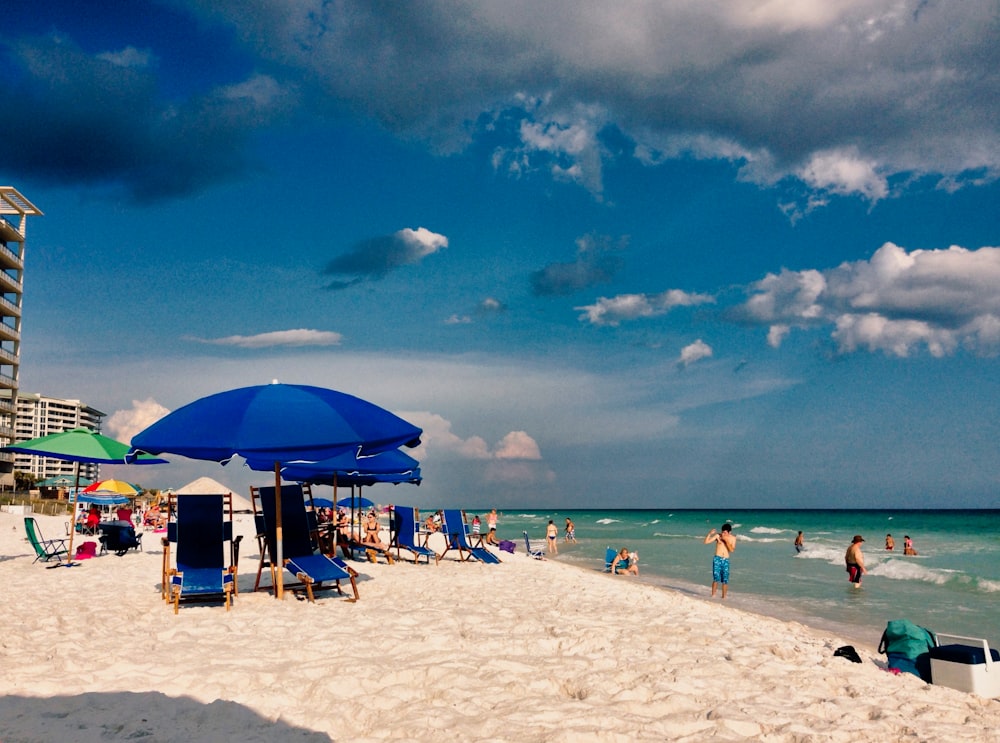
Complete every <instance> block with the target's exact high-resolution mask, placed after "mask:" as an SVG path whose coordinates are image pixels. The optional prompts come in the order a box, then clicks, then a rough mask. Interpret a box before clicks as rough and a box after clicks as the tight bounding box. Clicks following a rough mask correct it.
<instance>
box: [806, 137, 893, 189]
mask: <svg viewBox="0 0 1000 743" xmlns="http://www.w3.org/2000/svg"><path fill="white" fill-rule="evenodd" d="M876 167H877V166H876V163H875V161H874V160H871V159H867V160H866V159H864V158H862V157H861V156H860V155H859V154H858V151H857V148H853V147H852V148H848V149H843V150H828V151H824V152H816V153H814V154H813V155H812V157H811V158H810V159H809V162H807V163H806V164H805V165H804V166H803V167H802V168H801V169H800V170H799V173H798V175H799V177H800V178H801V179H802V180H803V181H805V183H807V184H808V185H810V186H812V187H813V188H815V189H817V190H820V191H829V192H830V193H834V194H838V195H847V194H852V193H856V194H861V195H862V196H864V197H865V198H867V199H868V200H869V201H872V202H875V201H878V200H879V199H884V198H885V197H886V196H887V195H888V193H889V185H888V183H886V180H885V178H884V177H883V176H880V175H879V174H878V173H877V172H876Z"/></svg>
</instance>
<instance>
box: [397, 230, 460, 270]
mask: <svg viewBox="0 0 1000 743" xmlns="http://www.w3.org/2000/svg"><path fill="white" fill-rule="evenodd" d="M396 236H397V237H398V238H399V239H400V240H402V241H403V243H404V244H405V245H407V246H408V247H409V248H410V255H411V258H412V262H413V263H416V262H417V261H419V260H420V259H421V258H426V257H427V256H429V255H432V254H433V253H436V252H437V251H439V250H442V249H443V248H447V247H448V238H447V237H445V236H444V235H439V234H438V233H436V232H431V231H430V230H428V229H427V228H426V227H418V228H417V229H415V230H414V229H410V228H409V227H404V228H403V229H401V230H399V231H398V232H397V233H396Z"/></svg>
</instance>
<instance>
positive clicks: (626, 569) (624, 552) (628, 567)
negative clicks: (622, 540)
mask: <svg viewBox="0 0 1000 743" xmlns="http://www.w3.org/2000/svg"><path fill="white" fill-rule="evenodd" d="M611 574H612V575H638V574H639V563H638V562H635V563H633V562H632V556H631V555H630V554H629V551H628V549H627V548H626V547H622V548H621V549H620V550H618V554H617V555H615V559H614V560H612V561H611Z"/></svg>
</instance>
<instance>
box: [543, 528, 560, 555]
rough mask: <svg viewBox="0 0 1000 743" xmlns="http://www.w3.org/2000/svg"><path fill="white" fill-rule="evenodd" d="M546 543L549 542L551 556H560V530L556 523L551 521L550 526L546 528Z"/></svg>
mask: <svg viewBox="0 0 1000 743" xmlns="http://www.w3.org/2000/svg"><path fill="white" fill-rule="evenodd" d="M545 537H546V539H545V541H546V542H548V548H549V554H551V555H558V554H559V530H558V529H557V528H556V525H555V522H554V521H553V520H552V519H549V525H548V526H546V527H545Z"/></svg>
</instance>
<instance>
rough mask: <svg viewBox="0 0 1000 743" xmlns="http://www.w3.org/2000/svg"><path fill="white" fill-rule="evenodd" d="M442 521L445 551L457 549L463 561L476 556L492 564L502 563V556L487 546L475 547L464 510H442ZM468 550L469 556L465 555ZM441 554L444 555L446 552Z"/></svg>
mask: <svg viewBox="0 0 1000 743" xmlns="http://www.w3.org/2000/svg"><path fill="white" fill-rule="evenodd" d="M441 522H442V523H441V531H442V532H444V539H445V545H446V549H445V551H444V552H445V553H447V552H448V550H450V549H457V550H458V557H459V559H460V560H462V561H463V562H465V561H467V560H468V559H469V557H475V558H476V559H477V560H479V561H481V562H485V563H488V564H491V565H496V564H499V563H500V558H499V557H497V556H496V555H494V554H493V553H492V552H490V551H489V550H488V549H486V548H485V547H473V546H472V545H471V544H470V543H469V536H468V532H467V528H468V525H467V524H466V523H465V513H464V512H463V511H459V510H457V509H452V510H444V511H442V512H441ZM466 552H468V553H469V556H468V557H466V556H465V553H466ZM441 556H442V557H444V553H443V554H442V555H441Z"/></svg>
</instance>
